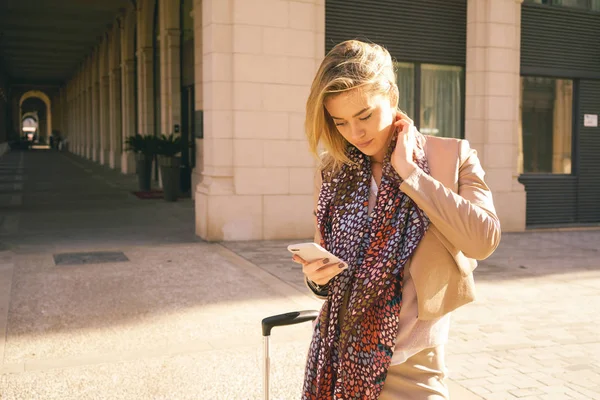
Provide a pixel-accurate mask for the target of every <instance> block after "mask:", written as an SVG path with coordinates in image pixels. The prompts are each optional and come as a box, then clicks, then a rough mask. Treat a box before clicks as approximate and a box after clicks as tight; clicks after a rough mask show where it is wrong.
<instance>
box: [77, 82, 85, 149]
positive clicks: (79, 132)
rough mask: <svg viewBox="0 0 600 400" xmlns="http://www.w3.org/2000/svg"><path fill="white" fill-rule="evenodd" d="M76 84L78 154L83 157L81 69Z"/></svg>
mask: <svg viewBox="0 0 600 400" xmlns="http://www.w3.org/2000/svg"><path fill="white" fill-rule="evenodd" d="M75 79H76V86H77V95H76V100H75V101H76V103H75V107H76V109H77V155H78V156H80V157H83V149H84V147H83V107H82V104H81V103H82V98H83V87H82V80H81V70H79V71H77V77H76V78H75Z"/></svg>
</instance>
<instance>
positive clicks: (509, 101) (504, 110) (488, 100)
mask: <svg viewBox="0 0 600 400" xmlns="http://www.w3.org/2000/svg"><path fill="white" fill-rule="evenodd" d="M516 102H517V100H516V99H515V98H513V97H508V96H487V97H485V105H484V107H485V111H484V115H485V116H487V118H488V119H493V120H501V121H515V120H516V116H517V114H516V112H517V107H518V104H516Z"/></svg>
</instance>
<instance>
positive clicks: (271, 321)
mask: <svg viewBox="0 0 600 400" xmlns="http://www.w3.org/2000/svg"><path fill="white" fill-rule="evenodd" d="M318 316H319V312H318V311H317V310H305V311H294V312H289V313H285V314H279V315H273V316H271V317H267V318H265V319H263V320H262V334H263V336H270V335H271V329H273V328H275V327H276V326H285V325H296V324H301V323H302V322H306V321H314V320H315V319H317V317H318Z"/></svg>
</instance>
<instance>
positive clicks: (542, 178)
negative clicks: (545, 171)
mask: <svg viewBox="0 0 600 400" xmlns="http://www.w3.org/2000/svg"><path fill="white" fill-rule="evenodd" d="M519 182H521V183H522V184H523V185H525V190H526V192H527V215H526V224H527V226H528V227H533V226H536V225H549V224H555V225H560V224H570V223H575V222H576V217H577V177H575V176H571V175H522V176H521V177H519Z"/></svg>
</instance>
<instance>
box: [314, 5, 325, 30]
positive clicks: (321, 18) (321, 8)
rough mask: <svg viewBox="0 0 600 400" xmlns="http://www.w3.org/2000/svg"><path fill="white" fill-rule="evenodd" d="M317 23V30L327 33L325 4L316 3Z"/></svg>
mask: <svg viewBox="0 0 600 400" xmlns="http://www.w3.org/2000/svg"><path fill="white" fill-rule="evenodd" d="M315 16H316V19H317V21H316V24H315V28H316V29H315V31H316V32H317V33H323V34H324V33H325V4H315Z"/></svg>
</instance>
